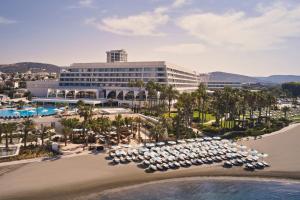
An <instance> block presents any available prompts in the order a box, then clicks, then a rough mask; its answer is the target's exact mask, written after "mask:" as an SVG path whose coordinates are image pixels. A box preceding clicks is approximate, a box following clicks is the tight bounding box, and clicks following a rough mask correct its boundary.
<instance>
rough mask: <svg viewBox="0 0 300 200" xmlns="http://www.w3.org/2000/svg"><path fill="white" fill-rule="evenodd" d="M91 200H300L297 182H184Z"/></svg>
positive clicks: (117, 191)
mask: <svg viewBox="0 0 300 200" xmlns="http://www.w3.org/2000/svg"><path fill="white" fill-rule="evenodd" d="M89 199H90V198H89ZM91 199H93V200H261V199H263V200H279V199H280V200H281V199H282V200H300V182H295V181H287V180H270V179H232V178H186V179H174V180H167V181H157V182H151V183H146V184H141V185H135V186H130V187H125V188H118V189H113V190H107V191H104V192H102V193H100V194H98V195H97V196H94V197H93V198H91Z"/></svg>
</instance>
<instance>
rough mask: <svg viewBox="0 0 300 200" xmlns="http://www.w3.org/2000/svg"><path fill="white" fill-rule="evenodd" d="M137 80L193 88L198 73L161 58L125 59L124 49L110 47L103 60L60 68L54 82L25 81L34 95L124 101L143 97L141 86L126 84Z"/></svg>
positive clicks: (181, 88)
mask: <svg viewBox="0 0 300 200" xmlns="http://www.w3.org/2000/svg"><path fill="white" fill-rule="evenodd" d="M117 54H118V55H117ZM137 81H142V82H144V83H145V84H146V83H147V82H149V81H154V82H156V83H160V84H164V85H172V86H174V88H176V89H177V90H179V91H187V92H188V91H193V90H195V89H196V88H197V86H198V85H199V76H198V75H197V74H196V72H193V71H189V70H187V69H185V68H183V67H180V66H177V65H174V64H170V63H167V62H165V61H149V62H127V53H126V52H124V50H112V51H108V52H107V62H106V63H74V64H71V65H70V66H69V67H64V68H62V69H61V72H60V76H59V80H58V81H57V85H55V84H53V83H51V84H50V85H49V87H47V86H46V85H45V84H46V82H45V81H44V82H40V83H39V82H32V83H29V84H28V89H29V90H31V91H33V95H35V96H37V97H47V98H60V99H101V100H115V101H118V102H120V103H126V102H127V101H132V100H135V99H139V100H146V99H147V95H148V94H147V91H146V90H145V88H140V87H132V85H131V84H130V82H137ZM39 84H41V87H39V86H38V85H39ZM51 86H53V87H51ZM35 92H36V93H37V94H35Z"/></svg>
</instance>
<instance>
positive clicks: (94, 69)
mask: <svg viewBox="0 0 300 200" xmlns="http://www.w3.org/2000/svg"><path fill="white" fill-rule="evenodd" d="M65 70H67V71H69V72H142V71H165V68H164V67H156V68H153V67H145V68H143V67H136V68H70V69H65Z"/></svg>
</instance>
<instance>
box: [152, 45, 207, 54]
mask: <svg viewBox="0 0 300 200" xmlns="http://www.w3.org/2000/svg"><path fill="white" fill-rule="evenodd" d="M205 50H206V47H205V46H204V45H203V44H199V43H181V44H175V45H167V46H161V47H159V48H157V49H155V51H158V52H164V53H173V54H187V55H194V54H199V53H203V52H204V51H205Z"/></svg>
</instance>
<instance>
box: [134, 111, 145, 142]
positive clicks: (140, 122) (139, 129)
mask: <svg viewBox="0 0 300 200" xmlns="http://www.w3.org/2000/svg"><path fill="white" fill-rule="evenodd" d="M134 121H135V122H136V123H137V124H138V142H139V143H141V125H142V123H143V120H142V118H141V117H139V116H138V117H135V118H134Z"/></svg>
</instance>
